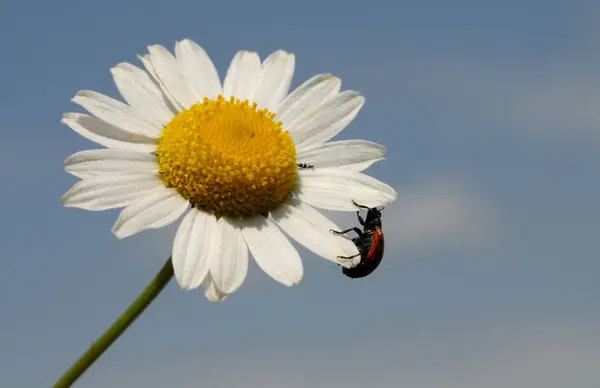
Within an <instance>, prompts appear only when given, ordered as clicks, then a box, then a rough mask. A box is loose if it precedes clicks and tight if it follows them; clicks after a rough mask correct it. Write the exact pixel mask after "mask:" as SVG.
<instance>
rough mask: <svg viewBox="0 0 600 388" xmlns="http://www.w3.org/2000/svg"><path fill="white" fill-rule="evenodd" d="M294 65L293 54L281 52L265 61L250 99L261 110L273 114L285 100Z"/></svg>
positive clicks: (278, 51) (294, 58)
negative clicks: (263, 109)
mask: <svg viewBox="0 0 600 388" xmlns="http://www.w3.org/2000/svg"><path fill="white" fill-rule="evenodd" d="M295 64H296V57H295V56H294V54H288V53H286V52H285V51H283V50H277V51H275V52H274V53H273V54H271V55H269V56H268V57H267V58H266V59H265V61H264V62H263V65H262V70H261V74H260V77H259V81H258V85H256V90H255V92H254V94H253V97H252V99H253V100H254V101H255V102H256V103H257V104H258V106H259V107H260V108H261V109H262V108H267V109H268V110H269V111H271V112H273V111H275V108H277V106H278V105H279V103H281V101H282V100H283V99H284V98H285V96H286V95H287V93H288V91H289V90H290V85H291V84H292V76H293V75H294V67H295Z"/></svg>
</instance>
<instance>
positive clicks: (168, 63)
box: [148, 44, 198, 109]
mask: <svg viewBox="0 0 600 388" xmlns="http://www.w3.org/2000/svg"><path fill="white" fill-rule="evenodd" d="M148 51H149V52H150V61H151V62H152V67H153V68H154V71H155V72H156V76H157V77H158V79H159V81H160V83H161V84H162V85H163V86H164V87H165V88H166V89H167V90H168V91H169V93H170V95H171V96H173V97H174V98H175V100H176V101H177V103H179V105H180V106H181V107H182V108H183V109H188V108H189V107H190V106H192V105H193V104H195V103H197V102H198V100H197V99H196V98H194V96H193V95H192V91H191V90H190V88H189V86H188V84H187V80H186V78H185V77H184V75H183V74H182V73H181V69H180V67H179V63H178V61H177V59H175V57H174V56H173V54H171V53H170V52H169V50H167V49H166V48H164V47H163V46H161V45H158V44H155V45H152V46H148Z"/></svg>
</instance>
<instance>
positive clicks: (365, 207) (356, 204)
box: [352, 200, 370, 210]
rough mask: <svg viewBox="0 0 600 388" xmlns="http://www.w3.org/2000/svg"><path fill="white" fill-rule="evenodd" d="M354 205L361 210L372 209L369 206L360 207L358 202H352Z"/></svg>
mask: <svg viewBox="0 0 600 388" xmlns="http://www.w3.org/2000/svg"><path fill="white" fill-rule="evenodd" d="M352 204H353V205H354V206H356V207H359V208H361V209H367V210H368V209H370V207H368V206H365V205H359V204H358V203H356V201H354V200H352Z"/></svg>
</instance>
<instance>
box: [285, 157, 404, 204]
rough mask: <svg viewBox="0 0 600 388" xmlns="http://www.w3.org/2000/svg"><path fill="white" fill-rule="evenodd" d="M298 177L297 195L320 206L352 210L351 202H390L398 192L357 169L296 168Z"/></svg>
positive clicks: (304, 200) (309, 202)
mask: <svg viewBox="0 0 600 388" xmlns="http://www.w3.org/2000/svg"><path fill="white" fill-rule="evenodd" d="M298 176H299V178H300V179H299V180H300V182H299V187H300V188H299V190H298V191H297V192H296V193H295V194H296V196H297V197H298V198H300V200H302V201H303V202H306V203H308V204H309V205H312V206H315V207H318V208H321V209H327V210H338V211H354V210H356V206H354V205H353V204H352V202H351V201H355V202H357V203H359V204H361V205H365V206H369V207H375V206H381V205H385V204H387V203H391V202H393V201H394V200H395V199H396V195H397V194H396V191H395V190H394V189H393V188H392V187H390V186H388V185H386V184H385V183H383V182H381V181H378V180H377V179H375V178H373V177H370V176H368V175H365V174H362V173H360V172H354V171H347V170H340V169H337V168H324V169H316V170H298Z"/></svg>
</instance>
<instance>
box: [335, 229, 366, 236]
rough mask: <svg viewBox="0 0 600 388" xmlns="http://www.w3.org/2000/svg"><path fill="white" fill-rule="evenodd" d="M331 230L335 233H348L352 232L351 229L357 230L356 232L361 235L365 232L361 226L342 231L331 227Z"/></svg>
mask: <svg viewBox="0 0 600 388" xmlns="http://www.w3.org/2000/svg"><path fill="white" fill-rule="evenodd" d="M329 231H330V232H331V233H335V234H346V233H348V232H350V231H355V232H356V234H358V235H359V236H362V234H363V231H362V230H360V229H359V228H357V227H354V228H350V229H346V230H341V231H339V232H338V231H337V230H333V229H329Z"/></svg>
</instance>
